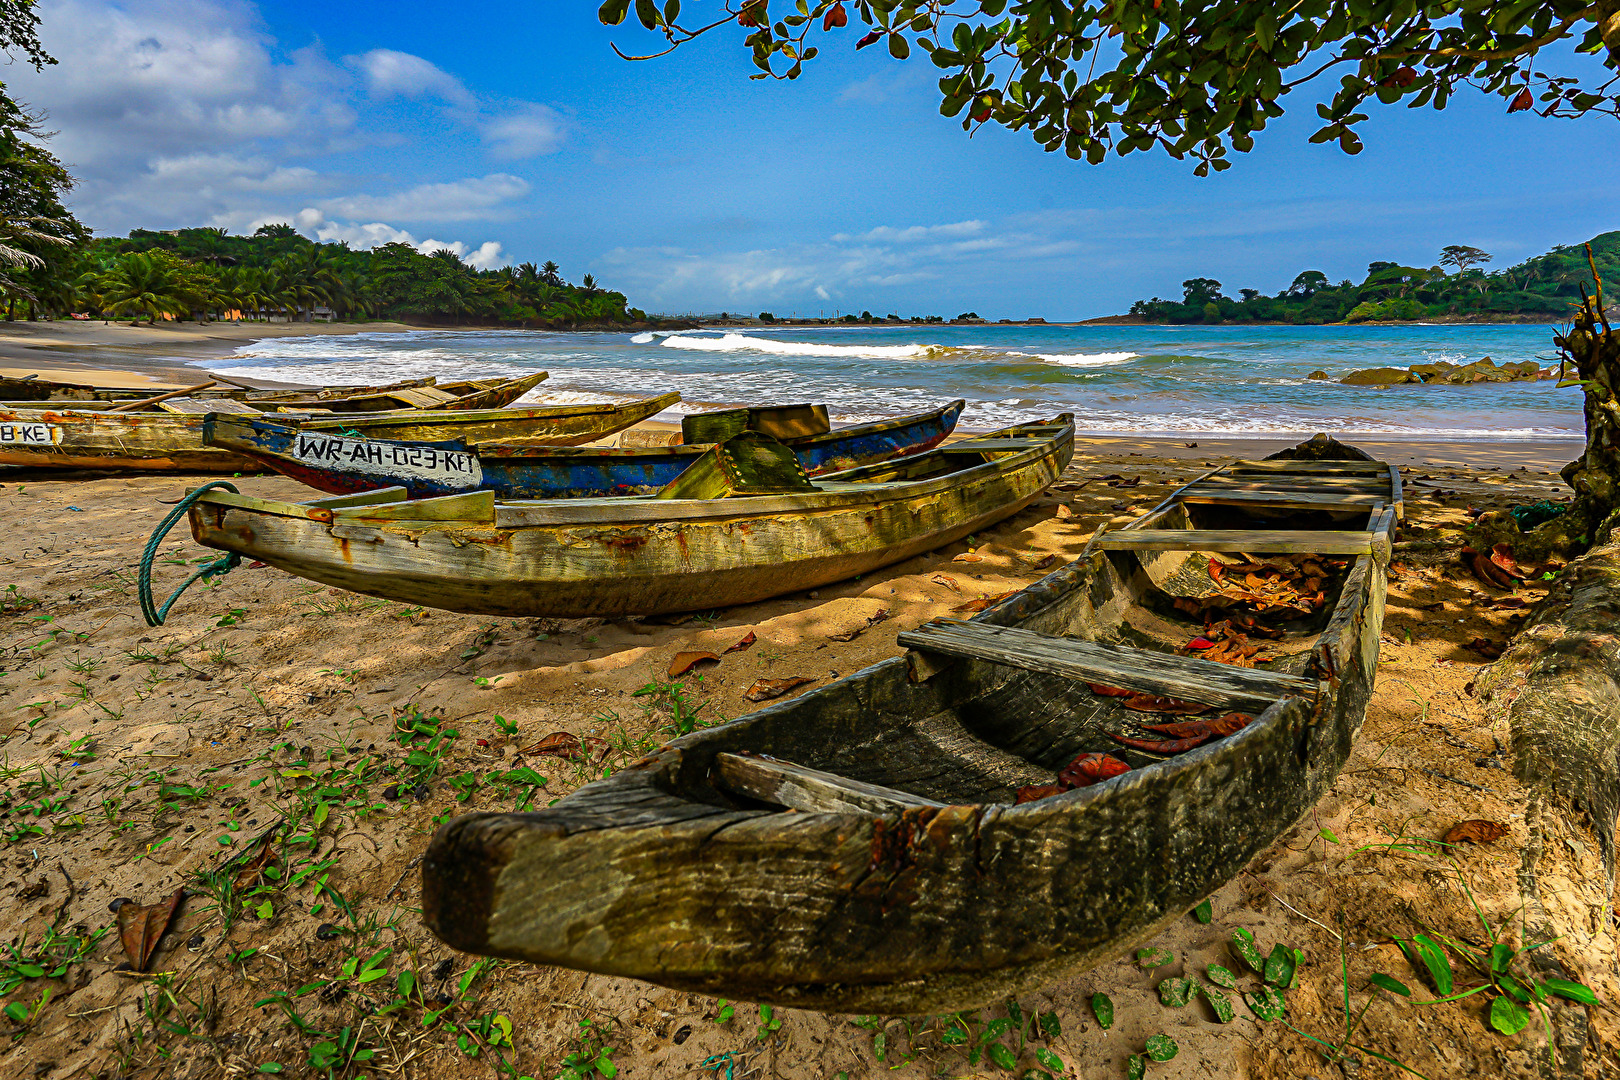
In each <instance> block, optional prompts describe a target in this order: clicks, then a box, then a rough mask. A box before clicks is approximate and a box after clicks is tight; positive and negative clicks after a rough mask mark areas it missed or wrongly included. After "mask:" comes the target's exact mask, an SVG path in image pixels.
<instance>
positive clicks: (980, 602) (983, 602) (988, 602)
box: [951, 589, 1018, 613]
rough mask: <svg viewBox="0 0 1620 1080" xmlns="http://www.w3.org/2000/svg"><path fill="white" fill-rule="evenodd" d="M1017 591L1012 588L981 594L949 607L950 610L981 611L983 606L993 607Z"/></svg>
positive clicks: (963, 611)
mask: <svg viewBox="0 0 1620 1080" xmlns="http://www.w3.org/2000/svg"><path fill="white" fill-rule="evenodd" d="M1017 591H1018V590H1017V589H1014V590H1013V591H1012V592H1004V593H999V594H998V595H996V596H981V597H979V598H978V599H977V600H969V601H968V602H967V603H965V604H958V605H956V606H955V607H953V608H951V610H952V611H954V612H961V613H967V612H973V611H983V610H984V609H985V608H989V607H995V606H996V605H997V604H999V603H1001V602H1002V601H1003V600H1005V599H1007V597H1009V596H1012V595H1013V594H1014V593H1016V592H1017Z"/></svg>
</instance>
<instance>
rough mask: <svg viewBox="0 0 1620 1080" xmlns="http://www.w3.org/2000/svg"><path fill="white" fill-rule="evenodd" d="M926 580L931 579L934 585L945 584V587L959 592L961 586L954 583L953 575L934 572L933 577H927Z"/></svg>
mask: <svg viewBox="0 0 1620 1080" xmlns="http://www.w3.org/2000/svg"><path fill="white" fill-rule="evenodd" d="M928 580H929V581H932V582H933V583H934V584H935V585H943V586H945V587H946V588H947V589H949V590H951V592H961V591H962V586H960V585H958V584H957V583H956V579H955V578H953V577H950V576H949V575H946V574H935V575H934V576H933V577H931V578H929V579H928Z"/></svg>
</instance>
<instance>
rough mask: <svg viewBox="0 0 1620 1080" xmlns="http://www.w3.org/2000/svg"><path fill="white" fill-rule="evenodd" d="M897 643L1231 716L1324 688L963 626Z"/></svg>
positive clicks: (919, 632) (1171, 657)
mask: <svg viewBox="0 0 1620 1080" xmlns="http://www.w3.org/2000/svg"><path fill="white" fill-rule="evenodd" d="M899 642H900V644H901V645H903V646H905V647H906V648H910V649H918V650H921V651H923V652H932V653H943V654H945V655H947V656H958V657H966V658H969V659H974V660H988V661H989V662H991V663H994V664H1003V665H1005V666H1007V667H1014V668H1020V669H1022V670H1025V671H1039V672H1043V673H1045V674H1048V675H1059V676H1062V677H1064V678H1068V679H1079V680H1082V681H1084V682H1095V683H1101V684H1104V685H1107V686H1113V687H1118V688H1119V689H1121V690H1135V691H1140V692H1142V693H1148V694H1158V695H1162V696H1165V697H1173V698H1177V699H1180V700H1182V701H1197V702H1201V703H1204V704H1207V705H1216V706H1222V707H1231V708H1264V707H1265V706H1267V705H1270V704H1271V703H1273V702H1275V701H1278V700H1280V699H1282V698H1285V697H1293V696H1296V695H1297V696H1307V697H1314V696H1315V695H1316V693H1317V691H1318V689H1319V686H1320V684H1319V683H1318V682H1317V681H1316V680H1315V679H1307V678H1303V677H1301V676H1298V675H1286V674H1283V673H1281V672H1275V671H1260V670H1257V669H1255V668H1240V667H1235V666H1233V665H1231V664H1217V663H1214V662H1212V661H1209V660H1199V659H1196V658H1194V657H1186V656H1176V655H1175V654H1173V653H1161V652H1154V651H1152V650H1150V649H1134V648H1131V647H1129V646H1124V645H1105V644H1102V643H1100V642H1095V641H1082V640H1079V639H1076V638H1067V637H1059V636H1056V635H1053V634H1043V633H1039V632H1038V631H1034V630H1025V629H1023V628H1022V627H1017V626H996V625H994V624H992V623H982V622H966V621H963V620H960V619H936V620H934V621H933V622H929V623H924V624H923V625H922V626H919V627H918V628H917V629H915V630H909V631H906V632H905V633H902V634H901V635H900V637H899Z"/></svg>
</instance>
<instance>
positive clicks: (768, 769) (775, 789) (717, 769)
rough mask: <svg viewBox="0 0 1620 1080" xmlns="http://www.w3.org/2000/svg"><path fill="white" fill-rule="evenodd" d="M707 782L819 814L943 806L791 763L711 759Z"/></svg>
mask: <svg viewBox="0 0 1620 1080" xmlns="http://www.w3.org/2000/svg"><path fill="white" fill-rule="evenodd" d="M710 778H711V779H712V780H713V781H714V784H715V786H717V787H720V788H724V789H725V790H727V791H731V792H735V793H736V794H738V795H746V796H748V798H750V799H757V800H758V801H760V802H763V803H770V804H772V805H774V806H786V807H789V808H790V809H793V810H808V811H810V812H812V813H823V814H848V813H863V814H874V813H876V814H888V813H893V812H895V811H897V810H910V809H914V808H916V807H919V806H944V805H945V804H944V803H939V802H934V801H933V800H932V799H924V798H922V797H921V796H918V795H911V794H908V793H907V792H904V791H897V790H895V789H894V788H887V787H881V786H880V785H877V784H864V783H862V782H861V781H859V780H851V779H849V778H847V777H843V776H839V775H838V774H837V773H830V772H822V771H821V770H820V769H811V768H807V767H805V766H803V765H795V764H793V763H792V762H791V761H777V760H775V759H774V758H762V757H744V756H743V755H741V754H725V753H721V754H716V755H715V756H714V765H713V769H712V772H711V773H710Z"/></svg>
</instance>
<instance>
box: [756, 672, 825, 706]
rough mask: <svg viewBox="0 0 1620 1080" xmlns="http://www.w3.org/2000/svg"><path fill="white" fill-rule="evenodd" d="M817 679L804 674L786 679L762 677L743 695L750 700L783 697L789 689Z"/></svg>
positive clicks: (795, 688)
mask: <svg viewBox="0 0 1620 1080" xmlns="http://www.w3.org/2000/svg"><path fill="white" fill-rule="evenodd" d="M815 681H816V680H814V679H811V678H806V677H805V676H803V675H791V676H789V677H788V678H786V679H761V680H759V681H758V682H756V683H755V684H754V685H753V686H750V687H749V688H748V692H747V693H746V694H744V695H743V697H745V698H747V699H748V700H749V701H770V700H771V699H772V698H779V697H781V696H782V695H783V694H785V693H787V692H788V691H789V690H797V689H798V688H799V687H801V686H807V685H809V684H810V683H813V682H815Z"/></svg>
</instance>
